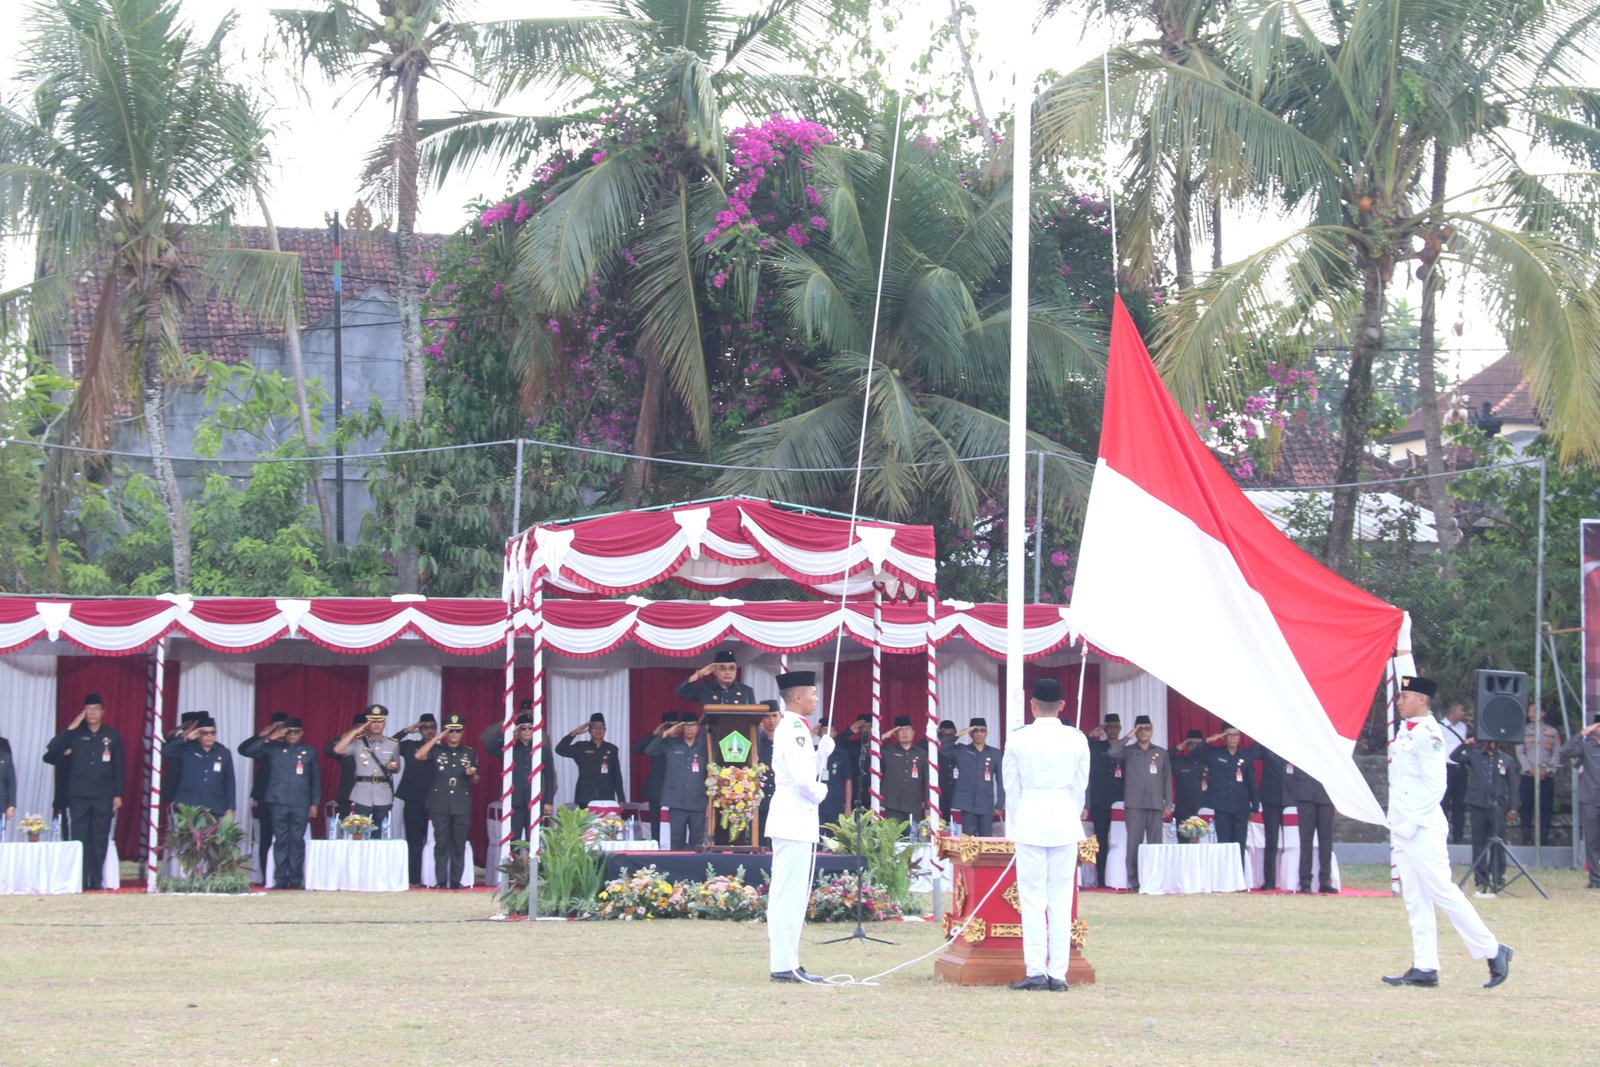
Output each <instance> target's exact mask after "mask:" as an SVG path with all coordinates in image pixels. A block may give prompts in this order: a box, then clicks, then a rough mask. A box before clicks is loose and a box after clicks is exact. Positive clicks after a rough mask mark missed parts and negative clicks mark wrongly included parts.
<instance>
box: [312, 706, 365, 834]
mask: <svg viewBox="0 0 1600 1067" xmlns="http://www.w3.org/2000/svg"><path fill="white" fill-rule="evenodd" d="M366 721H367V713H366V712H364V711H358V712H356V713H355V715H354V716H352V717H351V719H350V725H351V726H360V725H362V724H363V723H365V722H366ZM338 747H339V738H337V737H336V738H334V739H333V740H332V741H329V742H328V743H327V744H325V745H323V746H322V754H323V755H324V756H327V757H328V758H329V759H331V760H338V761H339V789H338V791H337V792H336V793H334V796H333V802H334V806H335V808H336V809H337V810H338V812H339V818H341V819H343V818H344V817H345V816H346V815H349V814H350V794H351V792H352V791H353V790H354V789H355V787H356V757H355V753H354V751H350V752H346V753H345V754H344V755H340V754H339V752H338V751H337V749H338Z"/></svg>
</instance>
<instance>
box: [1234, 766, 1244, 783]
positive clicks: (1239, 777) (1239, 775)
mask: <svg viewBox="0 0 1600 1067" xmlns="http://www.w3.org/2000/svg"><path fill="white" fill-rule="evenodd" d="M1233 780H1234V781H1236V782H1242V781H1244V768H1243V767H1235V768H1234V769H1233Z"/></svg>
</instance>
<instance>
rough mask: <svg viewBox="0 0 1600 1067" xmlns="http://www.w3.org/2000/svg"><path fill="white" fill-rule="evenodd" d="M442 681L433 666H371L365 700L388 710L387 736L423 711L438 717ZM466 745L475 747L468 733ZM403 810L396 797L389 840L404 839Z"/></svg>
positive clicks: (403, 806)
mask: <svg viewBox="0 0 1600 1067" xmlns="http://www.w3.org/2000/svg"><path fill="white" fill-rule="evenodd" d="M442 678H443V674H442V672H441V671H440V669H439V668H438V667H437V666H432V665H426V666H425V665H417V664H398V663H382V664H373V665H372V666H371V667H370V668H368V670H367V694H368V696H367V699H368V701H369V702H370V703H373V704H382V705H383V706H384V707H386V708H388V709H389V724H388V726H386V727H385V728H384V729H385V730H386V731H387V732H388V733H390V734H391V735H392V734H397V733H399V732H400V730H401V729H403V728H404V727H407V726H410V725H411V724H412V723H414V722H416V721H417V720H418V719H420V718H422V716H423V715H424V714H425V713H427V712H432V713H433V715H434V717H435V718H437V717H438V716H439V714H440V707H439V702H440V701H441V700H442V699H443V694H444V683H443V682H442V681H441V679H442ZM413 740H415V736H413ZM467 743H468V744H476V741H475V740H473V737H472V735H471V734H470V733H469V735H468V737H467ZM405 773H406V770H405V767H404V766H402V767H401V769H400V776H401V778H403V777H405ZM395 784H396V785H399V779H396V781H395ZM405 810H406V802H405V801H403V800H400V799H398V798H396V799H395V802H394V811H393V812H391V813H390V815H389V836H390V837H403V836H405V831H404V830H403V829H402V827H404V826H405V822H404V820H403V814H404V812H405Z"/></svg>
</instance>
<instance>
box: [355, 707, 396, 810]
mask: <svg viewBox="0 0 1600 1067" xmlns="http://www.w3.org/2000/svg"><path fill="white" fill-rule="evenodd" d="M363 721H364V722H369V723H372V722H379V723H383V722H388V721H389V709H388V708H386V707H384V706H383V705H382V704H373V705H371V706H370V707H368V708H367V710H366V714H365V716H364V717H363ZM344 754H345V757H346V758H348V759H350V760H351V762H352V766H353V768H354V772H355V773H354V779H355V781H354V782H353V784H352V785H351V787H350V810H351V811H352V812H354V813H355V814H357V815H365V816H367V817H368V818H370V819H371V820H372V821H373V823H375V824H379V825H381V824H382V823H383V821H384V820H385V819H387V818H388V817H389V813H390V812H391V811H393V810H394V795H395V794H394V776H395V772H394V771H391V770H390V769H389V764H391V763H399V762H400V742H398V741H396V740H395V739H394V738H392V737H382V736H380V737H379V738H378V739H377V740H373V739H372V735H370V734H367V733H362V734H360V735H358V736H357V737H356V739H355V740H354V741H351V742H350V743H349V744H348V745H346V746H345V752H344Z"/></svg>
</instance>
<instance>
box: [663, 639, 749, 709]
mask: <svg viewBox="0 0 1600 1067" xmlns="http://www.w3.org/2000/svg"><path fill="white" fill-rule="evenodd" d="M711 662H713V663H724V664H727V665H728V666H730V667H731V666H737V661H736V660H735V659H734V658H733V653H732V652H729V651H726V650H724V651H721V652H718V653H717V654H716V655H715V656H713V657H712V658H711ZM675 691H676V692H677V694H678V697H679V698H680V699H682V700H687V701H690V702H691V703H694V704H754V703H756V691H755V690H754V689H751V688H750V687H749V686H748V685H745V684H744V683H743V682H734V683H733V684H732V685H723V684H721V683H720V682H718V681H717V679H716V678H715V677H714V676H712V675H709V674H708V675H706V676H705V677H704V678H701V679H700V680H699V681H694V682H679V683H678V688H677V689H676V690H675Z"/></svg>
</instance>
